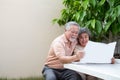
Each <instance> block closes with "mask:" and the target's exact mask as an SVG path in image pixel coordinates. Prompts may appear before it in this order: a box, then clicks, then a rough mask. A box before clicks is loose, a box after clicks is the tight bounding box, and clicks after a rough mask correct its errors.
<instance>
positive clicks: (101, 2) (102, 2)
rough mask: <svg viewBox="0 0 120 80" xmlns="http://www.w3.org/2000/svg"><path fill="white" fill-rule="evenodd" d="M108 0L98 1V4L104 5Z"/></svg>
mask: <svg viewBox="0 0 120 80" xmlns="http://www.w3.org/2000/svg"><path fill="white" fill-rule="evenodd" d="M105 1H106V0H101V1H100V2H99V3H98V6H102V5H103V4H104V3H105Z"/></svg>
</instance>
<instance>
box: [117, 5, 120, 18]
mask: <svg viewBox="0 0 120 80" xmlns="http://www.w3.org/2000/svg"><path fill="white" fill-rule="evenodd" d="M116 15H117V17H118V16H119V15H120V5H118V6H117V7H116Z"/></svg>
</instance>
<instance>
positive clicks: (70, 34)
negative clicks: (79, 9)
mask: <svg viewBox="0 0 120 80" xmlns="http://www.w3.org/2000/svg"><path fill="white" fill-rule="evenodd" d="M66 32H67V38H68V40H69V41H70V42H74V41H75V40H76V39H77V37H78V32H79V28H78V27H77V26H75V25H72V26H71V28H70V30H67V31H66Z"/></svg>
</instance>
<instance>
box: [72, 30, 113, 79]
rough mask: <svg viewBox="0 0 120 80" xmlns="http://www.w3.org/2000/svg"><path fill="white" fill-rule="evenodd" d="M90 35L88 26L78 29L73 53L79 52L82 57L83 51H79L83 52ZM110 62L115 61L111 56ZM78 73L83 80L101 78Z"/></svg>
mask: <svg viewBox="0 0 120 80" xmlns="http://www.w3.org/2000/svg"><path fill="white" fill-rule="evenodd" d="M90 36H91V33H90V31H89V29H88V28H81V29H80V31H79V34H78V44H77V45H76V47H75V50H74V54H76V53H80V54H81V58H83V57H84V53H81V51H83V52H84V48H85V46H86V44H87V43H88V41H89V39H90ZM111 63H115V59H114V58H112V60H111ZM80 75H81V76H82V78H83V79H84V80H101V79H99V78H96V77H93V76H89V75H85V74H83V73H80Z"/></svg>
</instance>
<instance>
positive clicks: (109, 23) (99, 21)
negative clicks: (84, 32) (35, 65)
mask: <svg viewBox="0 0 120 80" xmlns="http://www.w3.org/2000/svg"><path fill="white" fill-rule="evenodd" d="M63 5H64V6H65V8H64V9H62V10H61V15H60V17H59V18H55V19H53V22H54V23H58V24H59V25H60V26H62V25H64V24H65V23H66V22H68V21H76V22H78V23H79V24H80V26H81V27H88V28H89V29H90V31H91V33H92V36H93V37H92V39H93V40H94V41H102V40H107V41H108V42H111V41H114V40H116V39H117V38H118V36H119V35H120V1H119V0H63Z"/></svg>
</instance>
